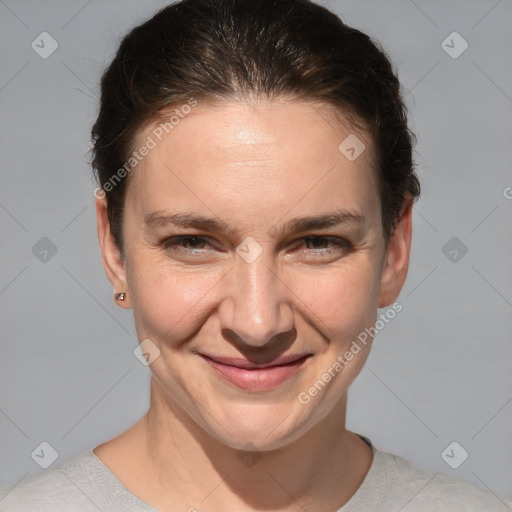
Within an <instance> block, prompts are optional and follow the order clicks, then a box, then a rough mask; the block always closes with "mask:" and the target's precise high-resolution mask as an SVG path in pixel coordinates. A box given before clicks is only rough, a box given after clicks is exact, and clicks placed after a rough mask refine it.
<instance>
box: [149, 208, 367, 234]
mask: <svg viewBox="0 0 512 512" xmlns="http://www.w3.org/2000/svg"><path fill="white" fill-rule="evenodd" d="M365 220H366V219H365V217H364V216H363V215H361V214H360V213H358V212H355V211H352V210H347V209H339V210H335V211H330V212H325V213H321V214H318V215H312V216H304V217H296V218H294V219H291V220H288V221H286V222H285V223H284V224H283V225H281V226H279V227H277V228H276V226H273V227H272V228H271V229H270V230H269V232H268V233H269V235H271V236H272V237H279V236H282V235H283V234H285V233H288V234H294V233H299V232H303V231H310V230H314V229H326V228H330V227H334V226H338V225H343V224H363V223H364V222H365ZM143 224H144V227H145V228H146V229H151V228H154V227H157V226H167V225H171V226H175V227H179V228H185V229H187V228H193V229H197V230H202V231H208V232H219V233H225V234H229V235H237V234H238V230H236V229H233V228H231V227H230V226H229V225H228V224H226V223H225V222H224V221H222V220H220V219H218V218H213V217H205V216H203V215H198V214H193V213H166V212H164V211H162V210H158V211H156V212H153V213H148V214H147V215H145V216H144V221H143Z"/></svg>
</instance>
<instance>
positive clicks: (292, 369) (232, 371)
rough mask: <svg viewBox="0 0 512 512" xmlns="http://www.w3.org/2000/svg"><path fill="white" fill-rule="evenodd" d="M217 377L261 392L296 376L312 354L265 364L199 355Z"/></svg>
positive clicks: (283, 358) (290, 356) (288, 357)
mask: <svg viewBox="0 0 512 512" xmlns="http://www.w3.org/2000/svg"><path fill="white" fill-rule="evenodd" d="M199 355H200V356H201V357H202V358H203V359H204V360H205V361H206V362H207V363H208V365H209V366H210V367H211V368H213V369H214V370H215V371H216V373H217V374H218V375H220V376H221V377H223V378H224V379H225V380H227V381H228V382H230V383H231V384H233V385H235V386H237V387H238V388H240V389H243V390H246V391H263V390H267V389H271V388H274V387H276V386H278V385H279V384H282V383H283V382H285V381H286V380H288V379H289V378H290V377H292V376H293V375H294V374H296V373H297V372H298V371H299V370H300V369H301V368H302V366H303V364H304V363H305V362H306V360H308V359H309V358H310V357H312V355H313V354H291V355H288V356H281V357H278V358H276V359H273V360H272V361H270V362H267V363H253V362H251V361H248V360H247V359H244V358H236V357H223V356H213V355H206V354H199Z"/></svg>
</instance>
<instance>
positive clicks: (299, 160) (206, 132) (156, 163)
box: [126, 101, 379, 222]
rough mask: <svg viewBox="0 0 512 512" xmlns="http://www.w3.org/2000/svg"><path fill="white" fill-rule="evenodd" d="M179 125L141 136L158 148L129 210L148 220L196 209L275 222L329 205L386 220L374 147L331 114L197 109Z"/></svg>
mask: <svg viewBox="0 0 512 512" xmlns="http://www.w3.org/2000/svg"><path fill="white" fill-rule="evenodd" d="M178 108H179V107H178ZM177 119H178V118H177V117H175V119H174V121H175V124H170V123H168V124H167V125H165V124H162V123H161V122H156V123H153V124H150V125H147V126H146V127H145V128H144V129H143V130H142V131H141V132H140V133H139V135H138V141H137V145H142V144H144V143H145V142H146V141H148V140H149V139H151V140H152V142H153V143H154V147H153V148H152V149H151V150H150V151H149V152H148V154H147V155H146V156H145V157H144V158H143V159H142V160H141V162H140V163H139V164H138V165H137V167H136V170H134V171H133V175H132V176H131V182H130V186H129V187H128V191H127V198H126V201H127V205H128V203H130V204H132V205H133V206H134V207H135V208H137V209H138V210H139V214H147V213H148V212H149V211H150V210H151V211H156V210H158V209H165V208H169V207H172V208H173V209H181V210H183V209H187V208H188V209H191V207H192V205H193V209H194V210H197V209H198V208H199V209H201V210H203V211H208V210H210V211H209V213H210V214H211V213H217V212H218V211H219V210H224V211H225V213H226V214H228V215H230V214H233V210H235V211H240V210H245V212H246V214H247V216H253V218H261V219H263V218H265V217H267V218H268V221H269V222H272V221H273V222H275V220H276V216H277V217H282V216H283V215H286V213H287V211H286V210H288V211H290V210H291V209H295V210H296V211H295V212H294V213H297V211H299V210H300V211H301V212H303V213H304V212H306V213H307V212H308V210H315V211H316V210H318V208H319V207H321V206H322V205H324V206H325V207H326V209H331V210H334V209H336V208H337V207H340V206H342V207H345V208H347V209H350V210H354V211H355V210H359V211H360V213H361V214H363V215H365V216H370V217H371V216H375V215H377V216H378V215H379V212H378V210H379V198H378V194H377V190H378V188H377V179H376V174H375V169H374V151H373V144H372V141H371V139H370V137H369V135H368V134H367V133H366V132H364V131H359V130H357V131H356V130H355V129H353V128H352V127H351V126H350V125H349V124H348V123H340V122H339V121H337V119H336V118H335V117H334V116H333V115H332V110H330V109H329V108H328V107H327V106H326V105H322V104H318V103H316V104H315V105H313V104H311V103H308V102H305V101H280V102H276V101H274V102H260V103H258V104H248V103H245V102H237V101H233V102H226V103H215V104H212V103H208V104H206V103H205V104H202V103H201V102H198V104H197V106H196V107H194V108H193V109H192V110H189V113H188V114H187V115H184V116H182V117H180V118H179V122H177V123H176V120H177ZM164 122H165V119H164ZM152 145H153V144H152ZM354 155H355V157H356V158H354ZM219 216H220V215H219ZM254 216H256V217H254Z"/></svg>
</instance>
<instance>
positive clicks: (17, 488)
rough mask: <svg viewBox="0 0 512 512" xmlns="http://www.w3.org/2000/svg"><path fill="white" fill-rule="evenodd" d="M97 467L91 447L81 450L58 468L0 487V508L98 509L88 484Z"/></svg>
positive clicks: (14, 511)
mask: <svg viewBox="0 0 512 512" xmlns="http://www.w3.org/2000/svg"><path fill="white" fill-rule="evenodd" d="M96 469H97V468H96V466H95V461H94V454H93V453H92V450H88V451H86V452H83V453H81V454H79V455H77V456H75V457H74V458H72V459H71V460H69V461H68V462H66V463H65V464H63V465H62V466H61V467H59V468H56V469H47V470H46V471H43V472H41V473H37V474H35V475H32V476H30V477H27V478H25V479H23V480H21V481H20V482H17V483H15V484H13V485H11V486H9V487H5V488H3V489H0V511H9V512H34V511H38V512H50V511H55V510H66V509H67V510H73V511H74V512H89V511H93V510H94V511H95V512H97V510H98V507H97V506H96V504H95V503H94V498H95V490H94V488H92V485H91V484H92V482H94V481H95V470H96ZM98 475H99V473H97V474H96V476H98Z"/></svg>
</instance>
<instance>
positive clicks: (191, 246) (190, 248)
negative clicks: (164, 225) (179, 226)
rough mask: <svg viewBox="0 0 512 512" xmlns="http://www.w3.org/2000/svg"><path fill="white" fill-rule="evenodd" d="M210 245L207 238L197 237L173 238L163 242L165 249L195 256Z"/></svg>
mask: <svg viewBox="0 0 512 512" xmlns="http://www.w3.org/2000/svg"><path fill="white" fill-rule="evenodd" d="M207 243H208V240H207V239H206V238H203V237H201V236H196V235H182V236H172V237H170V238H167V239H166V240H164V241H163V242H162V247H163V248H164V249H171V250H180V249H182V250H183V251H184V252H186V253H190V254H194V253H198V252H201V251H202V250H203V248H204V245H205V244H207Z"/></svg>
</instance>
